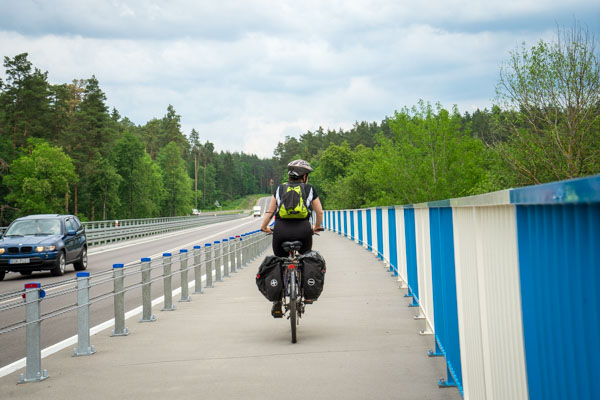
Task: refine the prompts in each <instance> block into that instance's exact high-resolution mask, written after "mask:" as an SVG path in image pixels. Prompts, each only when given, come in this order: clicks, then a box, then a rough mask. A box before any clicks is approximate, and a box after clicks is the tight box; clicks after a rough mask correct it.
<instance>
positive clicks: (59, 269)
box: [50, 251, 67, 276]
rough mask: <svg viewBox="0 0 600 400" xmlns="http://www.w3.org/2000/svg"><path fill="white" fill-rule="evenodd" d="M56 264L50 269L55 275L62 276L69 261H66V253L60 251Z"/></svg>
mask: <svg viewBox="0 0 600 400" xmlns="http://www.w3.org/2000/svg"><path fill="white" fill-rule="evenodd" d="M55 265H56V266H55V267H54V268H52V269H51V270H50V272H52V275H54V276H62V275H63V274H64V273H65V267H66V266H67V263H66V262H65V254H64V253H63V252H62V251H61V252H60V253H58V257H57V258H56V264H55Z"/></svg>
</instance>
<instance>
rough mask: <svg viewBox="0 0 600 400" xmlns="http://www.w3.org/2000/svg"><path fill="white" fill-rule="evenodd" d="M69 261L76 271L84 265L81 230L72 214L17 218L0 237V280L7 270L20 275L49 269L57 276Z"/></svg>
mask: <svg viewBox="0 0 600 400" xmlns="http://www.w3.org/2000/svg"><path fill="white" fill-rule="evenodd" d="M71 263H72V264H73V266H74V268H75V270H76V271H83V270H85V269H86V268H87V241H86V236H85V230H84V228H83V225H82V224H81V222H80V221H79V219H78V218H77V217H76V216H74V215H59V214H41V215H29V216H27V217H21V218H17V219H16V220H14V221H13V222H12V224H10V226H9V227H8V228H7V229H6V231H5V232H4V234H3V235H2V237H1V238H0V281H1V280H3V279H4V275H5V274H6V272H9V271H12V272H20V273H21V275H31V273H32V272H34V271H50V272H51V273H52V275H54V276H61V275H63V274H64V273H65V267H66V265H67V264H71Z"/></svg>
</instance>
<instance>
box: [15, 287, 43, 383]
mask: <svg viewBox="0 0 600 400" xmlns="http://www.w3.org/2000/svg"><path fill="white" fill-rule="evenodd" d="M44 296H45V292H44V291H43V290H42V289H41V285H40V284H39V283H26V284H25V294H23V297H24V298H25V314H26V321H27V327H26V328H25V339H26V347H27V360H26V365H25V374H21V376H20V378H19V381H18V383H28V382H39V381H43V380H45V379H48V371H47V370H43V371H42V345H41V332H40V330H41V321H40V315H41V312H40V301H41V300H42V299H43V298H44Z"/></svg>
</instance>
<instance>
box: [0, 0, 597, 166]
mask: <svg viewBox="0 0 600 400" xmlns="http://www.w3.org/2000/svg"><path fill="white" fill-rule="evenodd" d="M575 20H577V21H579V22H580V23H582V24H583V25H584V26H586V27H587V29H588V30H589V32H590V33H592V34H594V35H595V37H596V41H597V42H600V3H599V2H598V0H554V1H547V0H483V1H481V0H470V1H464V0H445V1H444V0H429V1H414V0H411V1H405V0H385V1H384V0H364V1H363V0H345V1H338V0H335V1H327V0H320V1H319V0H305V1H303V0H295V1H288V0H245V1H241V0H239V1H230V0H218V1H215V0H197V1H192V0H189V1H186V0H139V1H136V0H103V1H95V0H52V1H51V0H19V1H14V0H0V56H2V57H9V58H12V57H14V56H15V55H17V54H20V53H28V54H29V60H30V61H31V62H32V63H33V65H34V66H35V67H37V68H39V69H40V70H42V71H47V72H48V80H49V81H50V83H52V84H62V83H70V82H72V81H73V80H74V79H86V78H90V77H91V76H92V75H93V76H95V77H96V78H97V79H98V81H99V82H100V87H101V89H102V90H103V91H104V92H105V94H106V96H107V101H106V104H107V106H108V107H109V108H110V109H112V108H116V109H117V110H118V111H119V113H120V114H121V115H122V116H126V117H127V118H129V119H130V120H131V121H133V122H134V123H135V124H137V125H144V124H145V123H146V122H148V121H149V120H151V119H153V118H162V117H163V116H164V115H165V114H166V112H167V107H168V106H169V105H172V106H173V107H174V108H175V110H176V112H177V114H179V115H180V116H181V124H182V130H183V132H184V133H185V134H186V135H188V134H189V133H190V131H191V130H192V129H196V130H197V131H198V132H199V134H200V139H201V141H202V142H205V141H207V140H208V141H211V142H212V143H214V144H215V147H216V150H217V151H221V150H223V151H231V152H239V151H243V152H245V153H249V154H256V155H258V156H259V157H271V156H272V155H273V150H274V148H275V147H276V145H277V143H278V142H280V141H284V140H285V138H286V136H292V137H299V136H300V135H301V134H303V133H306V132H307V131H309V130H310V131H315V130H317V129H318V128H319V127H323V128H324V129H334V130H338V129H349V128H351V127H352V125H353V124H354V123H355V122H361V121H368V122H374V121H375V122H378V123H379V122H381V121H382V120H383V119H385V118H386V117H388V116H392V115H393V114H394V111H396V110H400V109H402V108H403V107H409V108H410V107H412V106H414V105H416V104H417V102H418V101H419V100H424V101H426V102H430V103H432V104H435V103H440V104H441V105H442V106H443V107H445V108H447V109H449V108H451V107H452V106H453V105H456V106H458V109H459V111H460V112H461V114H464V113H465V112H473V111H475V110H476V109H478V108H479V109H484V108H488V109H489V108H490V106H491V105H492V104H493V99H494V96H495V88H496V84H497V82H498V79H499V73H500V67H501V65H502V64H503V63H504V62H506V61H508V58H509V57H510V52H511V51H514V50H516V49H518V48H519V47H520V46H521V44H522V43H525V45H526V46H527V47H531V46H533V45H535V44H536V43H537V42H538V41H539V40H545V41H547V42H550V41H552V40H554V39H555V38H556V32H557V27H558V26H561V27H571V26H572V25H573V21H575ZM599 46H600V45H599ZM0 77H4V68H2V69H1V72H0Z"/></svg>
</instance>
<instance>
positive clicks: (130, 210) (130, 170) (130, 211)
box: [113, 132, 164, 218]
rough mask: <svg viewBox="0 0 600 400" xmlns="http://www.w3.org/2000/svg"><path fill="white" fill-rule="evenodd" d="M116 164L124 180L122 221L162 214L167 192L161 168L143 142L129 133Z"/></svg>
mask: <svg viewBox="0 0 600 400" xmlns="http://www.w3.org/2000/svg"><path fill="white" fill-rule="evenodd" d="M113 157H114V160H113V164H114V165H115V167H116V170H117V172H118V174H119V175H120V176H121V177H122V178H123V181H122V183H121V185H120V187H119V198H120V199H121V204H123V206H124V209H123V210H121V211H120V212H119V216H120V217H121V218H148V217H154V216H158V215H159V214H160V202H161V200H162V197H163V193H164V189H163V186H162V176H161V174H160V167H158V166H157V165H156V163H154V161H152V159H151V158H150V156H149V155H148V153H146V152H145V150H144V145H143V143H142V142H141V141H140V140H139V139H138V138H136V137H135V136H133V135H132V134H131V133H128V132H126V133H125V134H124V135H123V137H122V138H121V139H119V140H118V141H117V143H116V145H115V149H114V151H113Z"/></svg>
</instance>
